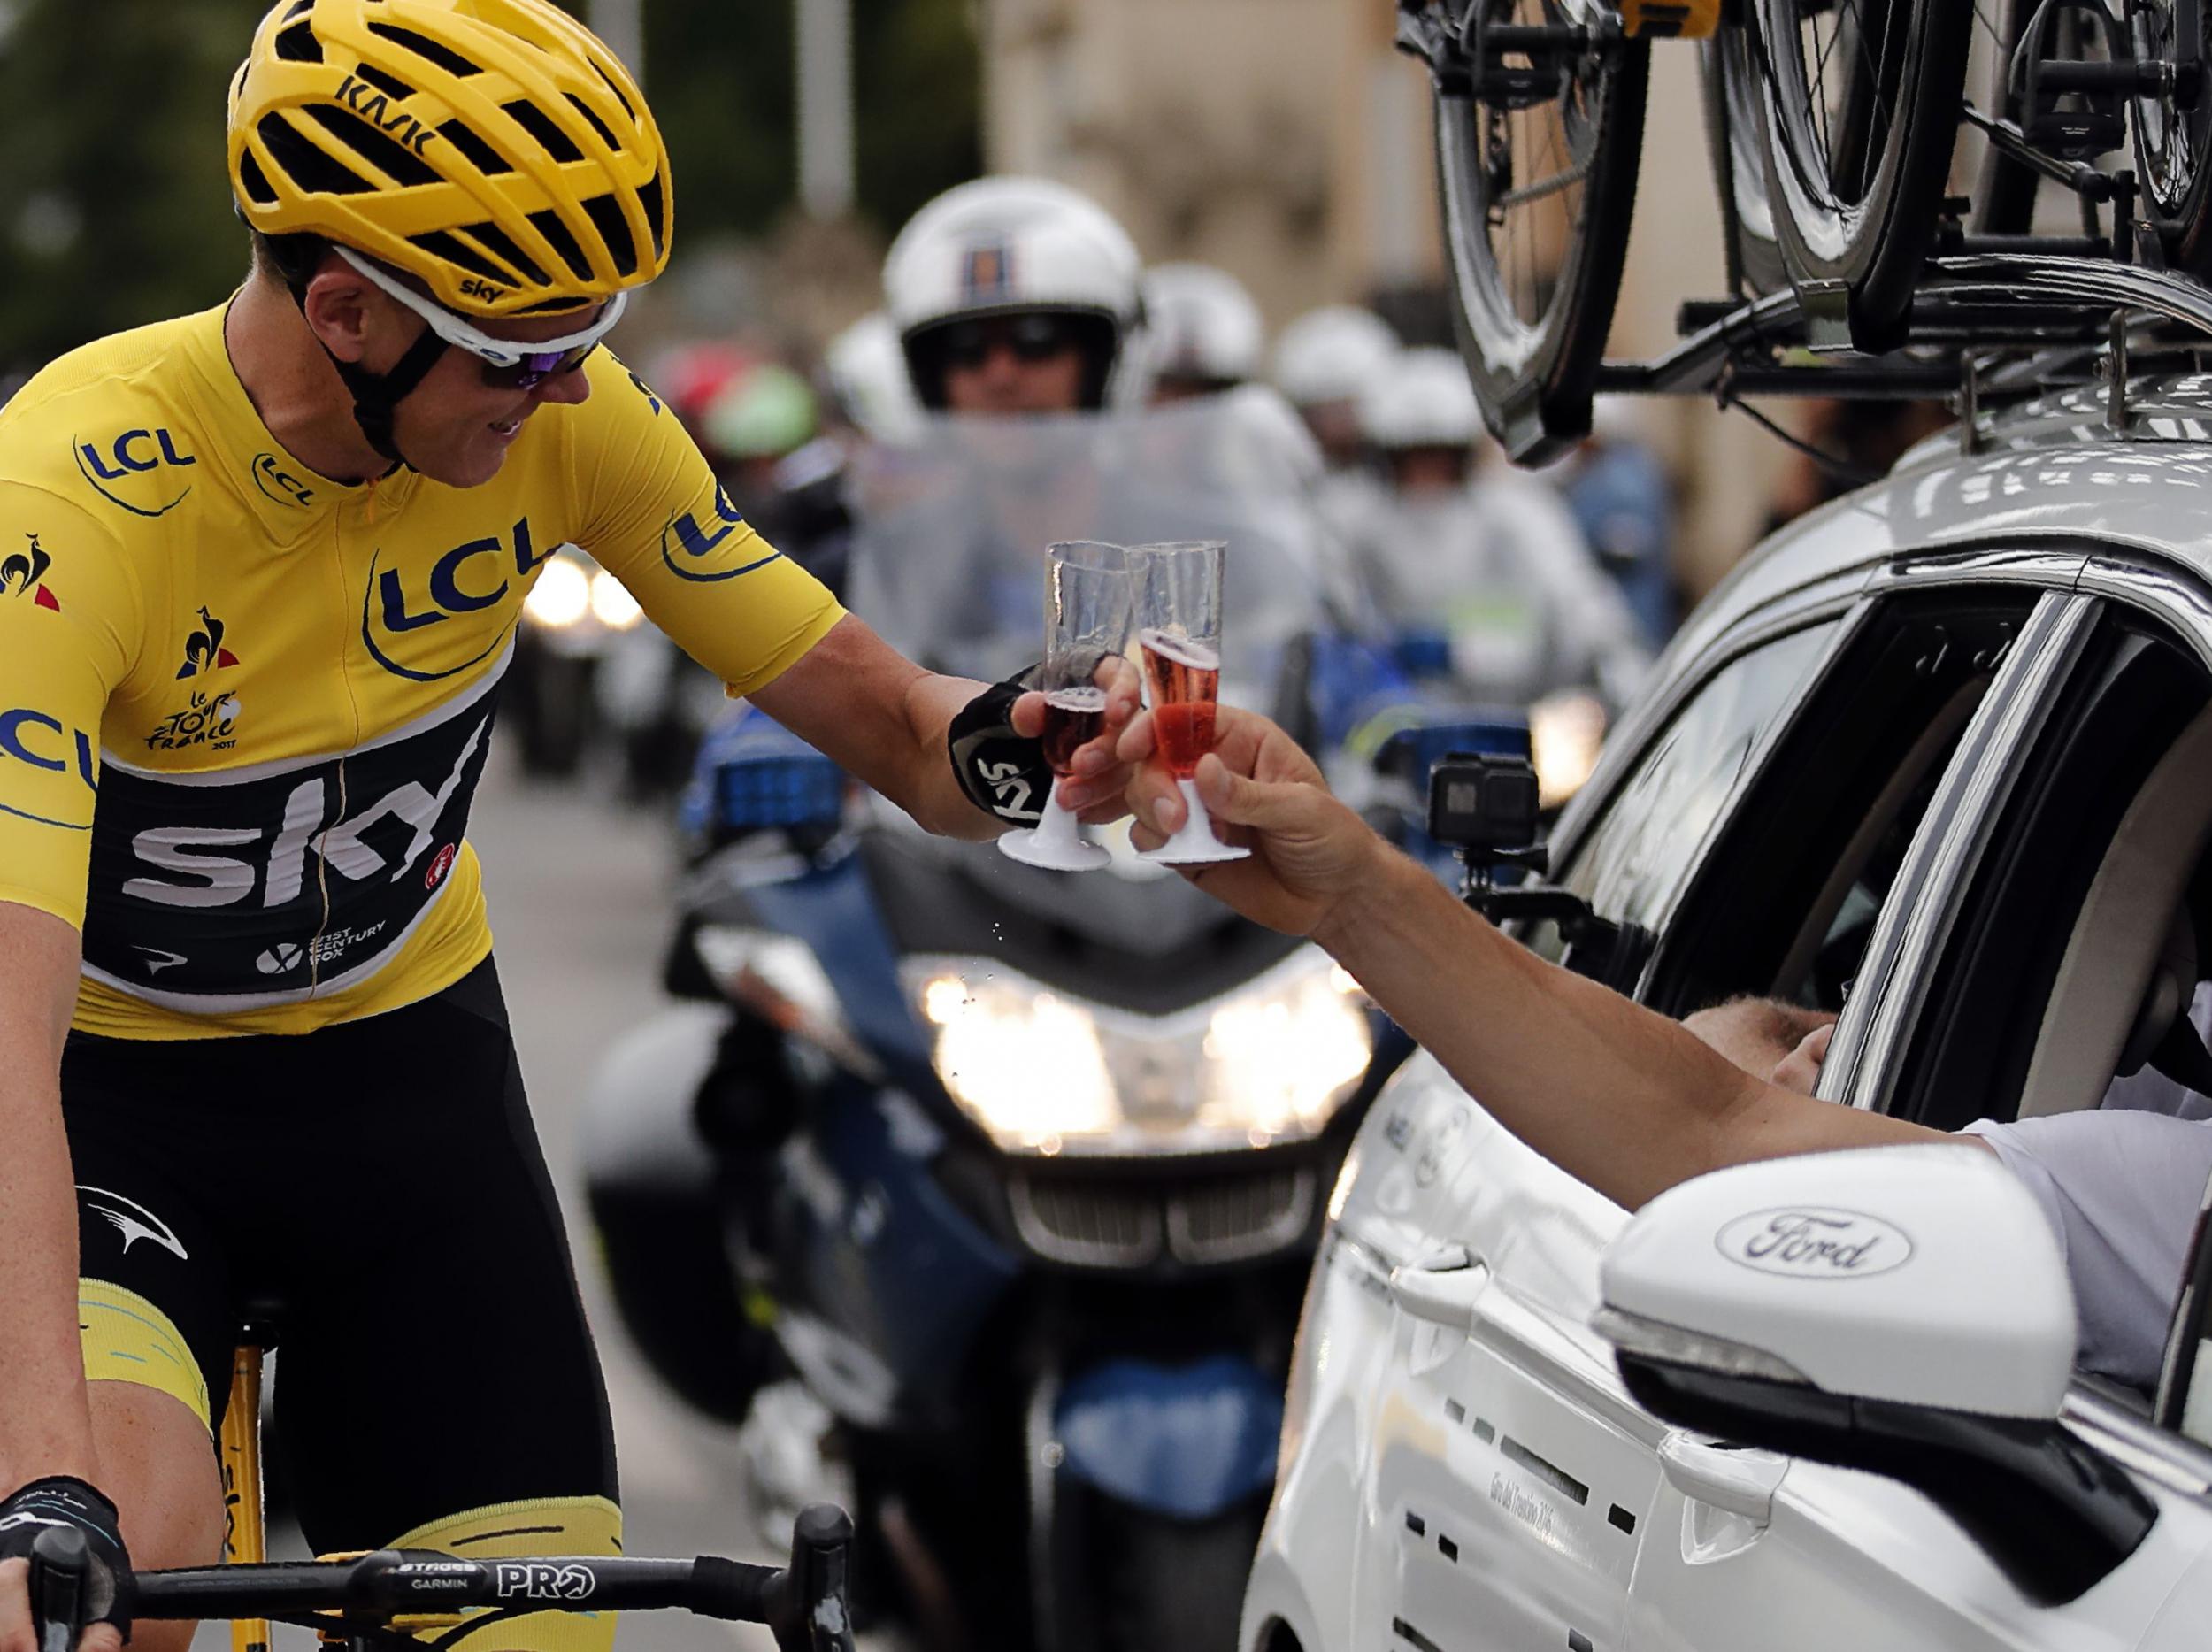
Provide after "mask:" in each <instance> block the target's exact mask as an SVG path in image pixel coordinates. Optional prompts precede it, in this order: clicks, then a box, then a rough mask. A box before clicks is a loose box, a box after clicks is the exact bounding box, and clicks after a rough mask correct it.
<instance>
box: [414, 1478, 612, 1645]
mask: <svg viewBox="0 0 2212 1652" xmlns="http://www.w3.org/2000/svg"><path fill="white" fill-rule="evenodd" d="M392 1547H393V1548H432V1549H437V1550H439V1551H441V1552H442V1553H444V1554H449V1555H457V1556H460V1557H461V1558H462V1559H464V1560H513V1559H517V1558H519V1557H522V1556H531V1555H609V1556H612V1555H619V1554H620V1553H621V1552H622V1510H620V1509H618V1508H617V1507H616V1506H615V1505H614V1504H613V1503H611V1502H609V1501H608V1500H607V1499H606V1498H604V1497H533V1498H526V1499H525V1500H524V1501H522V1502H498V1503H492V1504H489V1505H488V1506H487V1507H485V1508H481V1509H471V1510H467V1511H466V1512H465V1513H462V1514H456V1515H448V1516H446V1517H445V1518H442V1519H438V1520H432V1521H430V1522H428V1523H427V1524H426V1525H419V1526H417V1527H416V1528H415V1529H414V1530H413V1531H411V1532H410V1533H406V1534H405V1535H404V1536H403V1537H401V1538H399V1539H397V1540H396V1541H394V1543H393V1544H392ZM469 1615H470V1616H474V1615H475V1614H473V1613H472V1614H469ZM615 1617H616V1614H614V1613H613V1612H526V1613H525V1614H524V1615H523V1616H522V1617H516V1618H511V1619H510V1620H508V1621H507V1622H505V1623H502V1624H497V1625H493V1626H492V1627H490V1628H488V1629H480V1630H478V1631H477V1632H476V1633H473V1634H472V1635H470V1636H468V1637H467V1638H466V1639H465V1640H463V1641H462V1642H461V1645H462V1646H463V1647H464V1648H466V1649H467V1652H608V1649H609V1648H611V1647H612V1646H613V1645H614V1625H615ZM438 1633H444V1632H442V1631H439V1630H435V1629H430V1630H425V1631H424V1632H423V1634H424V1638H426V1639H427V1638H430V1637H432V1636H434V1635H436V1634H438Z"/></svg>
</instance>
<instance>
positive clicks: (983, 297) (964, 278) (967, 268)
mask: <svg viewBox="0 0 2212 1652" xmlns="http://www.w3.org/2000/svg"><path fill="white" fill-rule="evenodd" d="M1013 294H1014V255H1013V252H1012V250H1011V249H1010V248H1009V247H1008V246H1007V244H1006V243H1005V242H1002V241H992V242H983V243H982V244H980V245H979V246H973V247H970V248H969V249H968V250H967V251H966V253H965V254H964V255H963V256H962V258H961V262H960V296H961V297H962V299H963V300H964V302H966V303H968V304H1002V303H1004V302H1005V301H1006V300H1008V299H1010V298H1011V297H1012V296H1013Z"/></svg>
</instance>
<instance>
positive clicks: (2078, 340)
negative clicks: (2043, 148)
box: [1596, 250, 2212, 429]
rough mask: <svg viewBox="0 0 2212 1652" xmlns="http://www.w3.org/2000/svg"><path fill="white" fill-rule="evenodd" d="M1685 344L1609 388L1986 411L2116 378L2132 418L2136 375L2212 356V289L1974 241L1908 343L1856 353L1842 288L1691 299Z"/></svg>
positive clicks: (1684, 313)
mask: <svg viewBox="0 0 2212 1652" xmlns="http://www.w3.org/2000/svg"><path fill="white" fill-rule="evenodd" d="M1678 327H1679V329H1680V331H1681V333H1682V335H1683V336H1682V340H1681V342H1679V343H1678V344H1677V345H1676V346H1675V347H1674V348H1673V349H1672V350H1669V351H1668V352H1667V353H1666V354H1665V355H1663V356H1661V357H1656V358H1655V359H1654V360H1651V361H1609V362H1607V363H1605V364H1604V365H1602V366H1601V368H1600V369H1599V372H1598V379H1597V387H1596V388H1597V390H1598V391H1599V393H1600V394H1625V395H1642V396H1714V397H1715V398H1716V399H1717V400H1718V401H1719V402H1720V403H1722V404H1723V405H1726V404H1728V403H1732V402H1734V401H1736V400H1738V399H1740V398H1741V397H1744V396H1828V397H1836V398H1840V399H1845V400H1871V399H1886V398H1893V397H1894V398H1927V399H1935V398H1957V399H1960V400H1962V401H1963V402H1969V403H1971V404H1972V405H1973V406H1974V407H1976V408H1977V409H1980V408H1986V407H1989V406H1991V405H1993V403H1996V402H1998V401H2001V400H2005V399H2009V398H2011V397H2014V396H2030V395H2035V394H2039V393H2041V392H2043V391H2046V390H2048V389H2050V388H2053V387H2054V386H2055V385H2062V384H2080V383H2084V382H2089V381H2093V380H2109V381H2110V382H2111V383H2112V384H2113V386H2114V387H2115V388H2114V397H2115V406H2114V408H2113V410H2112V415H2113V416H2112V422H2113V424H2114V426H2115V427H2116V428H2117V429H2124V428H2125V427H2126V425H2127V419H2126V408H2125V403H2124V394H2125V386H2126V381H2127V377H2128V374H2129V373H2130V371H2131V357H2132V367H2134V368H2139V367H2141V366H2142V365H2147V362H2148V361H2149V360H2150V359H2153V358H2155V357H2159V356H2162V355H2165V354H2168V353H2177V354H2179V355H2180V356H2182V357H2184V358H2185V362H2184V365H2187V366H2188V367H2190V368H2192V369H2196V368H2199V367H2200V365H2201V364H2200V362H2199V361H2198V360H2196V359H2195V358H2194V357H2195V355H2196V353H2198V352H2212V289H2208V288H2205V287H2204V286H2202V285H2201V284H2200V283H2199V282H2197V281H2195V280H2191V279H2190V278H2188V277H2186V276H2183V275H2179V274H2177V273H2174V272H2172V271H2170V270H2163V269H2154V268H2151V267H2149V266H2147V265H2141V264H2123V263H2117V262H2115V261H2112V260H2110V259H2105V258H2092V257H2075V256H2069V255H2064V254H2056V253H2047V252H2042V251H2036V250H1969V251H1962V252H1958V253H1954V254H1950V255H1947V256H1941V257H1934V258H1932V259H1931V260H1929V265H1928V273H1927V274H1926V276H1925V277H1924V280H1922V283H1921V286H1920V288H1919V291H1918V293H1917V295H1916V296H1915V298H1914V301H1913V306H1912V317H1911V323H1910V330H1909V334H1908V340H1909V342H1907V343H1906V344H1905V345H1904V346H1903V347H1902V348H1901V349H1898V350H1891V351H1889V352H1887V353H1886V354H1883V355H1878V356H1870V355H1863V354H1859V353H1857V352H1855V351H1853V350H1850V349H1848V348H1847V339H1848V330H1847V321H1846V318H1845V315H1844V311H1843V302H1842V294H1841V292H1840V290H1839V289H1822V288H1809V289H1798V288H1786V289H1784V290H1783V291H1781V292H1778V293H1771V294H1769V295H1768V296H1765V297H1763V298H1757V299H1752V300H1748V301H1746V302H1741V303H1735V302H1728V301H1722V302H1718V303H1713V302H1696V301H1694V302H1692V303H1689V304H1684V305H1683V306H1682V309H1681V311H1680V312H1679V317H1678Z"/></svg>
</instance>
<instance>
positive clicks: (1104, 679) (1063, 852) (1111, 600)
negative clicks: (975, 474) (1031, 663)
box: [998, 539, 1131, 872]
mask: <svg viewBox="0 0 2212 1652" xmlns="http://www.w3.org/2000/svg"><path fill="white" fill-rule="evenodd" d="M1130 598H1131V590H1130V579H1129V569H1128V560H1127V557H1126V555H1125V553H1124V551H1123V550H1122V548H1121V547H1120V546H1118V545H1109V544H1106V543H1103V542H1101V541H1098V540H1087V539H1080V540H1071V541H1068V542H1064V543H1062V544H1057V545H1055V546H1053V547H1051V549H1049V550H1048V551H1047V553H1046V556H1045V658H1044V666H1043V669H1042V673H1041V675H1042V680H1041V681H1040V682H1039V684H1038V687H1039V688H1041V689H1043V691H1044V696H1045V732H1044V739H1043V745H1044V753H1045V762H1046V764H1047V765H1048V766H1049V767H1050V769H1051V770H1052V784H1051V785H1050V786H1049V787H1048V788H1046V791H1045V802H1044V810H1043V813H1042V815H1041V818H1039V820H1038V822H1037V824H1036V826H1034V827H1033V828H1032V829H1030V830H1026V831H1019V832H1009V833H1006V834H1003V835H1002V837H1000V839H999V841H998V846H999V849H1000V851H1001V852H1002V854H1005V855H1008V856H1010V857H1012V858H1013V859H1015V860H1018V861H1020V862H1022V863H1023V864H1025V865H1031V866H1044V867H1048V868H1049V869H1051V870H1054V871H1058V872H1090V871H1094V870H1095V869H1096V868H1098V867H1101V866H1103V865H1105V864H1107V862H1108V861H1109V860H1110V859H1111V858H1112V857H1110V855H1108V853H1107V852H1106V850H1105V849H1102V848H1101V847H1100V846H1099V845H1098V844H1096V843H1094V842H1092V841H1090V840H1089V838H1088V837H1087V835H1086V834H1084V831H1083V829H1082V826H1081V825H1080V824H1079V822H1078V821H1077V819H1076V818H1075V816H1074V815H1072V814H1071V813H1070V812H1069V811H1067V810H1066V809H1064V808H1063V807H1061V804H1060V795H1059V793H1060V782H1061V781H1062V780H1065V779H1067V778H1068V776H1069V775H1070V774H1071V772H1073V771H1072V769H1071V765H1072V764H1073V763H1074V761H1075V754H1076V753H1077V752H1078V751H1079V750H1080V749H1082V748H1083V746H1084V745H1085V744H1086V743H1087V741H1092V740H1094V739H1095V738H1097V735H1098V733H1099V730H1100V729H1101V728H1102V727H1103V726H1104V725H1105V721H1106V699H1107V688H1108V686H1109V685H1110V682H1111V681H1112V680H1113V677H1114V675H1115V674H1116V673H1118V672H1125V671H1126V670H1128V669H1129V666H1128V662H1127V660H1126V659H1125V657H1124V656H1125V651H1126V650H1127V649H1128V647H1129V605H1130Z"/></svg>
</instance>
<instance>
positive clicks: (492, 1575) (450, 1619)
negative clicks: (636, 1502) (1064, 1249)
mask: <svg viewBox="0 0 2212 1652" xmlns="http://www.w3.org/2000/svg"><path fill="white" fill-rule="evenodd" d="M245 1339H246V1340H245V1341H243V1342H242V1344H241V1345H240V1347H239V1349H238V1353H237V1357H236V1359H235V1360H234V1363H233V1365H232V1373H231V1395H230V1403H229V1405H228V1406H227V1408H226V1410H225V1411H224V1414H223V1424H222V1430H221V1438H220V1440H219V1455H220V1457H221V1462H222V1469H223V1482H224V1491H225V1500H226V1502H227V1503H228V1504H229V1510H230V1520H229V1524H228V1526H227V1530H226V1532H225V1534H224V1540H223V1564H221V1565H219V1566H188V1567H174V1568H161V1569H151V1570H147V1571H134V1572H133V1573H132V1574H131V1576H130V1578H129V1579H127V1584H125V1582H124V1580H120V1579H119V1587H127V1589H128V1591H129V1595H130V1601H131V1611H132V1615H133V1617H134V1618H136V1619H154V1618H172V1619H185V1620H201V1619H210V1618H228V1619H229V1620H230V1621H231V1625H232V1631H231V1645H232V1648H233V1649H234V1652H269V1625H271V1624H272V1623H281V1624H290V1625H296V1626H297V1627H300V1628H304V1629H312V1630H314V1631H316V1632H317V1633H319V1635H320V1636H321V1638H322V1640H323V1641H324V1642H325V1643H326V1644H331V1645H342V1646H344V1647H345V1648H347V1652H424V1649H425V1648H450V1647H453V1646H455V1645H457V1643H461V1642H464V1641H466V1640H468V1638H469V1637H471V1636H473V1635H476V1634H479V1633H481V1632H482V1631H484V1630H487V1629H490V1628H494V1627H495V1626H496V1625H500V1624H503V1623H506V1622H508V1621H510V1620H511V1619H513V1618H516V1617H522V1616H524V1615H526V1614H529V1613H537V1612H549V1611H554V1612H603V1611H623V1612H634V1611H655V1610H677V1611H687V1612H694V1613H696V1614H698V1615H699V1616H701V1617H716V1618H720V1619H723V1620H725V1621H726V1622H732V1623H747V1624H762V1625H766V1626H767V1628H768V1629H769V1631H770V1632H771V1633H772V1634H773V1635H774V1637H775V1641H776V1647H777V1652H853V1631H852V1610H851V1604H850V1602H849V1599H848V1586H849V1569H850V1564H851V1555H852V1546H853V1525H852V1521H851V1519H850V1518H849V1517H848V1516H847V1515H846V1514H845V1512H844V1510H841V1509H837V1508H834V1507H832V1506H831V1505H829V1504H827V1503H818V1504H815V1505H814V1506H812V1507H810V1508H808V1509H805V1510H802V1511H801V1512H800V1515H799V1517H798V1519H797V1521H796V1523H795V1526H794V1529H793V1532H792V1538H791V1556H790V1560H789V1562H788V1564H786V1565H784V1566H781V1567H775V1566H762V1565H753V1564H747V1563H746V1562H743V1561H737V1560H724V1559H721V1558H719V1557H718V1556H712V1555H701V1556H695V1557H693V1558H692V1559H689V1560H657V1559H641V1558H632V1557H629V1556H606V1555H541V1556H501V1557H499V1558H486V1559H482V1560H472V1559H469V1558H466V1557H465V1556H457V1555H451V1554H448V1553H445V1552H444V1551H442V1550H433V1549H402V1548H380V1549H375V1550H373V1551H371V1552H369V1553H367V1554H362V1555H338V1556H324V1557H322V1558H320V1559H317V1560H300V1561H275V1562H271V1561H266V1560H265V1559H264V1558H263V1556H264V1525H263V1517H264V1509H263V1505H262V1490H261V1444H260V1414H261V1374H262V1347H261V1343H262V1341H263V1340H264V1339H263V1336H262V1334H261V1333H259V1332H257V1331H256V1330H255V1329H253V1328H252V1327H248V1328H247V1330H246V1333H245ZM90 1564H91V1561H90V1554H89V1551H88V1548H87V1545H86V1543H85V1540H84V1535H83V1533H81V1532H78V1531H76V1530H74V1529H73V1528H69V1527H62V1526H57V1527H54V1528H52V1529H50V1530H49V1531H45V1532H42V1533H40V1534H39V1537H38V1540H37V1541H36V1542H35V1544H34V1545H33V1548H32V1556H31V1579H30V1587H31V1610H32V1612H33V1615H34V1617H35V1619H36V1625H37V1634H38V1643H39V1648H40V1652H72V1648H74V1647H75V1645H76V1643H77V1633H78V1631H79V1630H81V1628H82V1627H83V1626H84V1624H85V1622H86V1621H87V1620H88V1617H90V1615H91V1612H90V1609H89V1605H88V1602H89V1589H88V1583H89V1577H88V1572H89V1567H90ZM476 1644H481V1643H476Z"/></svg>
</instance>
